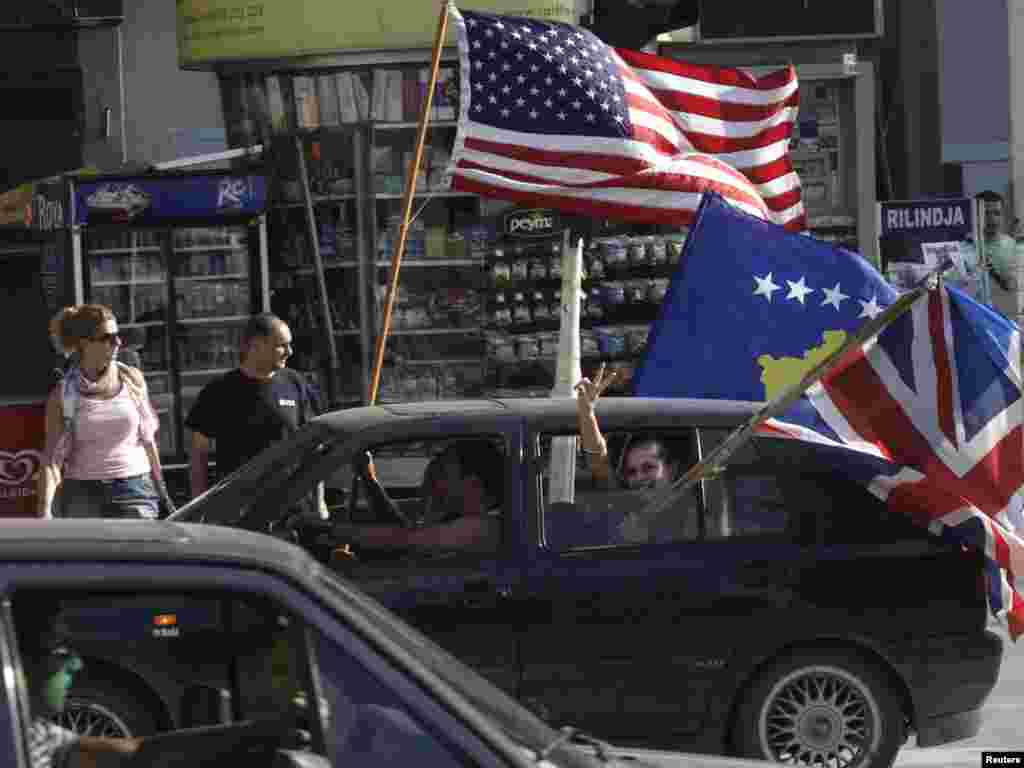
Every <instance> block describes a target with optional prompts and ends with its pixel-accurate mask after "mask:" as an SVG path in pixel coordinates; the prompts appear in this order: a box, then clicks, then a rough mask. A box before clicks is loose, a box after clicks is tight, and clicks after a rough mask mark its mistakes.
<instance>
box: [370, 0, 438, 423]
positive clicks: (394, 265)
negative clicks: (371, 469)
mask: <svg viewBox="0 0 1024 768" xmlns="http://www.w3.org/2000/svg"><path fill="white" fill-rule="evenodd" d="M449 7H450V2H449V0H442V1H441V16H440V19H439V20H438V22H437V35H436V37H435V38H434V53H433V59H432V60H431V63H430V81H429V84H428V85H427V93H426V95H425V98H424V99H423V105H422V108H421V112H420V124H419V130H418V132H417V135H416V154H415V157H414V158H413V161H412V166H411V167H410V168H409V175H408V177H407V178H406V180H405V196H404V198H405V199H404V203H403V212H402V228H401V230H400V231H399V235H398V244H397V246H396V247H395V252H394V253H393V254H392V255H391V280H390V281H389V282H388V292H387V298H386V299H385V301H384V322H383V324H382V325H381V329H380V335H378V336H377V351H376V354H375V356H374V363H373V379H372V382H371V384H370V405H376V403H377V392H378V390H379V389H380V374H381V367H382V366H383V365H384V345H385V344H386V343H387V339H388V332H389V331H390V330H391V310H392V308H393V307H394V303H395V293H396V292H397V290H398V270H399V269H400V268H401V265H402V253H403V252H404V251H405V240H406V235H408V232H409V224H410V221H409V219H410V217H411V216H412V203H413V198H414V197H415V192H416V176H417V174H419V170H420V162H421V161H422V159H423V145H424V144H425V142H426V138H427V123H428V122H429V121H430V107H431V104H432V102H433V98H434V88H436V87H437V70H438V67H439V66H440V65H441V48H442V46H443V45H444V37H445V34H446V33H447V31H448V11H449Z"/></svg>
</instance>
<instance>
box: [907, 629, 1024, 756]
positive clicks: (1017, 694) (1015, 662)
mask: <svg viewBox="0 0 1024 768" xmlns="http://www.w3.org/2000/svg"><path fill="white" fill-rule="evenodd" d="M1001 634H1002V635H1003V638H1004V641H1005V643H1006V651H1005V658H1004V661H1003V669H1002V673H1001V674H1000V678H999V683H998V684H997V685H996V688H995V690H994V691H993V692H992V695H991V696H990V697H989V700H988V706H987V707H986V717H985V721H984V722H983V723H982V726H981V732H980V733H979V734H978V735H977V736H976V737H975V738H973V739H971V740H969V741H962V742H957V743H955V744H952V745H950V746H948V747H934V748H932V749H917V748H916V747H913V746H910V745H908V746H907V747H905V748H904V749H903V750H902V751H901V752H900V757H899V759H898V760H897V761H896V765H897V766H943V768H979V766H980V765H981V753H982V751H983V750H986V751H987V750H1024V720H1022V714H1024V638H1022V639H1021V640H1018V641H1017V644H1016V645H1014V644H1012V643H1011V641H1010V639H1009V636H1008V635H1006V633H1005V632H1002V633H1001Z"/></svg>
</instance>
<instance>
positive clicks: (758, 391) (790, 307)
mask: <svg viewBox="0 0 1024 768" xmlns="http://www.w3.org/2000/svg"><path fill="white" fill-rule="evenodd" d="M896 296H897V292H896V290H895V289H894V288H893V287H892V286H891V285H890V284H889V283H887V282H886V281H885V279H884V278H883V277H882V276H881V274H879V273H878V271H877V270H876V269H875V268H874V267H873V266H872V265H871V264H870V263H869V262H868V261H867V260H866V259H864V258H863V257H862V256H860V255H858V254H855V253H852V252H850V251H846V250H843V249H841V248H837V247H835V246H832V245H829V244H828V243H824V242H822V241H819V240H814V239H812V238H809V237H806V236H804V235H799V234H794V233H791V232H787V231H786V230H785V229H783V228H782V227H780V226H777V225H775V224H770V223H768V222H765V221H762V220H760V219H757V218H755V217H753V216H750V215H748V214H745V213H743V212H742V211H740V210H738V209H736V208H734V207H733V206H731V205H729V204H728V203H726V202H725V200H723V199H722V197H720V196H719V195H718V194H716V193H714V192H706V193H705V194H704V197H703V200H702V202H701V204H700V207H699V208H698V209H697V214H696V217H695V220H694V223H693V225H692V227H691V229H690V234H689V237H688V238H687V240H686V245H685V248H684V250H683V256H682V259H681V261H680V265H679V269H678V270H676V273H675V275H674V276H673V277H672V281H671V283H670V285H669V289H668V292H667V294H666V296H665V300H664V302H663V303H662V306H661V310H660V311H659V314H658V317H657V319H656V320H655V321H654V323H653V325H652V327H651V331H650V334H649V336H648V340H647V350H646V353H645V354H644V357H643V359H642V360H641V362H640V365H639V366H638V369H637V372H636V374H635V376H634V380H633V383H634V392H635V393H636V394H637V395H639V396H643V397H700V398H715V399H727V400H770V399H772V398H773V397H774V396H775V395H777V394H779V393H780V392H781V391H783V390H785V389H786V388H787V387H788V386H789V385H792V384H795V383H796V382H798V381H799V380H800V379H801V377H802V376H803V374H804V373H805V372H806V371H807V370H809V369H810V368H811V367H812V366H814V365H815V364H816V363H817V362H818V361H819V360H821V359H822V358H823V357H825V356H827V355H828V354H829V353H830V352H831V351H832V350H834V349H836V348H837V347H839V346H840V345H841V344H842V343H843V341H844V340H845V339H846V337H847V334H849V333H850V332H851V331H855V330H856V329H857V328H858V327H860V326H861V325H862V324H863V323H865V322H866V321H867V320H868V319H870V318H873V317H875V316H876V315H878V314H880V313H881V312H882V310H884V309H885V307H887V306H888V305H889V304H891V303H892V302H893V301H895V300H896Z"/></svg>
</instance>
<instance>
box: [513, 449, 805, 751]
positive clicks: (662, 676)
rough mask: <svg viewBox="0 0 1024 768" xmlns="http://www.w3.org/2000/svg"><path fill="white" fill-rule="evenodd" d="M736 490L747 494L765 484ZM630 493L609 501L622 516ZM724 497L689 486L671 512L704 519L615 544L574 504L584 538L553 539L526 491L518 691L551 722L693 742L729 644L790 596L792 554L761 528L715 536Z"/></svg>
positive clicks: (724, 680)
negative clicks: (529, 511) (528, 556)
mask: <svg viewBox="0 0 1024 768" xmlns="http://www.w3.org/2000/svg"><path fill="white" fill-rule="evenodd" d="M701 447H702V448H703V446H701ZM541 464H543V462H541ZM534 485H537V483H536V482H534V483H531V488H532V487H533V486H534ZM745 488H746V496H744V498H746V499H747V500H748V501H750V495H751V494H757V493H761V492H767V491H768V490H769V488H768V487H767V486H765V484H764V483H761V484H760V485H757V484H755V485H749V484H748V485H747V486H745ZM629 493H631V492H619V494H618V496H619V498H618V499H616V500H614V501H612V502H611V503H610V506H612V507H614V506H616V505H618V506H619V507H620V510H619V512H620V513H621V508H622V507H623V505H628V504H629V502H628V501H627V500H626V499H625V498H624V497H625V496H626V495H628V494H629ZM723 498H724V497H723V495H722V494H719V493H716V492H715V491H714V489H713V488H710V487H699V488H698V489H696V494H695V497H694V498H693V499H691V500H686V499H683V500H681V502H680V503H681V504H683V507H680V514H684V513H685V509H684V507H685V508H689V507H693V506H695V507H696V509H697V510H698V512H699V514H700V515H701V516H702V518H703V522H702V524H701V526H700V527H699V530H698V531H697V532H696V533H695V534H692V535H689V536H686V537H680V538H678V539H676V540H670V541H654V542H650V543H641V544H623V543H621V542H613V541H611V540H609V541H607V542H605V543H602V542H601V531H602V530H605V529H606V527H607V526H605V525H603V524H602V525H598V524H596V523H595V521H594V518H595V517H597V516H600V514H604V513H605V512H602V511H598V513H597V514H593V510H588V509H587V508H586V507H585V505H582V504H579V503H577V511H578V512H579V513H580V520H579V524H578V525H577V526H575V530H573V531H572V534H573V535H575V534H577V533H579V532H580V531H583V532H585V535H584V536H583V538H582V540H581V541H578V542H573V541H572V540H569V539H560V536H561V534H560V533H558V532H557V529H558V527H559V526H558V525H555V524H554V518H555V516H556V515H557V513H558V512H559V510H557V509H546V508H545V504H544V500H543V496H542V494H539V493H538V494H535V497H534V503H535V504H536V513H537V514H538V515H539V516H540V518H541V519H542V521H543V523H542V525H541V541H540V542H539V553H538V556H537V558H536V559H535V560H534V562H533V563H531V566H530V568H529V570H528V572H527V575H526V577H525V582H526V583H525V586H524V589H523V597H524V601H525V602H526V604H527V605H528V608H529V610H528V611H526V614H525V615H526V616H527V617H528V619H527V626H526V627H525V630H524V633H523V695H524V697H526V698H527V699H536V700H537V701H539V702H540V703H542V704H543V706H544V707H545V708H546V709H547V710H548V712H549V714H550V716H551V717H552V722H555V723H557V724H562V723H570V722H571V723H574V724H577V725H580V726H583V727H585V728H587V729H588V730H590V731H592V732H595V733H600V734H602V735H603V736H607V737H608V738H612V739H617V740H619V741H622V742H629V743H642V744H653V743H657V744H660V745H665V744H687V743H693V742H694V741H695V740H696V739H697V738H698V734H699V733H700V732H701V730H702V728H703V727H704V726H705V725H706V724H707V712H708V707H709V704H710V703H711V702H712V700H713V699H715V697H717V696H720V695H722V687H723V686H726V687H727V686H728V685H729V683H728V680H729V669H730V663H731V660H732V658H733V656H734V653H735V649H736V647H737V642H738V640H739V639H740V638H742V637H744V636H750V635H752V634H757V633H759V632H762V631H763V627H764V625H765V623H766V622H768V621H769V620H771V621H775V618H773V617H774V614H775V611H777V610H778V608H779V607H780V606H784V605H785V603H786V601H787V600H788V599H789V595H790V591H791V589H790V587H789V586H787V585H786V584H785V583H781V582H784V581H785V580H786V579H788V578H789V574H787V572H786V570H785V568H778V569H776V568H775V564H776V562H779V561H781V562H782V563H784V564H785V563H789V562H792V561H793V559H794V557H795V555H796V551H797V550H798V549H799V545H797V544H795V543H794V542H793V541H791V540H789V539H788V538H786V537H787V536H788V535H789V534H788V533H787V532H784V531H783V532H775V531H774V530H771V526H766V530H765V531H764V533H763V535H761V536H742V537H741V536H739V535H737V536H735V537H732V538H726V537H723V536H721V535H718V534H717V533H716V532H715V531H714V530H713V529H712V523H713V522H714V521H716V520H717V521H719V522H720V521H721V517H722V516H721V514H720V513H719V512H718V511H717V506H718V505H720V504H722V503H724V502H723ZM753 498H757V497H756V495H755V496H754V497H753ZM585 499H586V495H585V494H583V495H581V496H578V497H577V502H580V501H581V500H584V501H585ZM773 499H774V497H773ZM634 503H637V502H634ZM772 503H774V500H773V502H772ZM748 506H749V504H748ZM748 511H753V512H755V513H756V510H748ZM594 531H597V533H596V534H595V533H594Z"/></svg>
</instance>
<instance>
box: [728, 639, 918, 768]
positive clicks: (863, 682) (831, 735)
mask: <svg viewBox="0 0 1024 768" xmlns="http://www.w3.org/2000/svg"><path fill="white" fill-rule="evenodd" d="M903 720H904V718H903V714H902V712H901V711H900V707H899V706H898V703H897V699H896V696H895V695H894V693H893V691H892V690H891V689H890V687H889V686H888V685H887V684H886V683H885V681H884V680H883V678H882V676H881V675H880V674H879V673H878V672H877V671H876V669H875V668H874V667H872V666H871V665H869V664H867V663H865V662H864V661H862V660H861V659H859V658H858V657H856V656H855V655H853V654H847V653H840V652H827V651H821V652H809V653H802V654H800V655H795V656H792V657H789V658H786V659H784V660H782V661H779V662H776V663H775V664H773V665H772V666H771V667H770V668H769V669H767V670H765V671H764V672H763V673H762V674H761V675H760V676H759V677H758V679H757V681H756V682H755V683H754V685H753V687H752V688H751V689H750V691H749V692H748V694H747V696H746V697H745V698H744V700H743V703H742V704H741V706H740V709H739V712H738V716H737V720H736V727H735V731H734V736H735V747H736V749H737V751H738V752H739V753H740V754H741V755H742V756H744V757H755V758H760V759H763V760H771V761H774V762H777V763H782V764H783V765H801V766H823V767H824V766H828V767H829V768H884V767H885V766H889V765H891V764H892V761H893V759H894V758H895V756H896V752H897V751H898V750H899V747H900V745H901V744H902V743H903V733H902V731H903V727H902V723H903Z"/></svg>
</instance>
